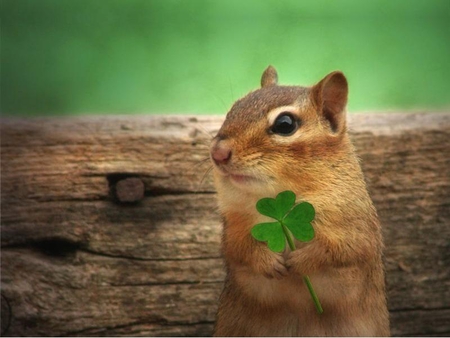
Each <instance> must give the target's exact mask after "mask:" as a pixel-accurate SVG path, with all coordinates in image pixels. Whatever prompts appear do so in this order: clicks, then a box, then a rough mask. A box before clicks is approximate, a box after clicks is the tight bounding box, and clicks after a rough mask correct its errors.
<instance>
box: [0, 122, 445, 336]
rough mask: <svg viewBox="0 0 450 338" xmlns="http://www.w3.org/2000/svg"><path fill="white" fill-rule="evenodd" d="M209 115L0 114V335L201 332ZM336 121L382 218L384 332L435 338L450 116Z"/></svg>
mask: <svg viewBox="0 0 450 338" xmlns="http://www.w3.org/2000/svg"><path fill="white" fill-rule="evenodd" d="M222 121H223V119H222V118H219V117H211V116H206V117H205V116H202V117H182V116H164V117H163V116H159V117H153V116H133V117H77V118H38V119H2V120H1V295H2V297H1V299H2V303H1V305H2V313H1V319H2V323H1V324H2V325H1V329H2V335H11V336H16V335H28V336H29V335H33V336H36V335H83V336H90V335H108V336H111V335H136V336H149V335H150V336H207V335H210V334H211V332H212V328H213V324H214V316H215V311H216V307H217V301H218V297H219V294H220V291H221V287H222V282H223V278H224V269H223V264H222V260H221V258H220V251H219V242H220V233H221V224H220V217H219V215H218V212H217V208H216V201H215V195H214V186H213V183H212V177H211V175H210V174H209V168H210V163H209V161H208V145H209V142H210V140H211V138H212V136H211V135H214V134H215V132H216V131H217V130H218V128H219V127H220V125H221V122H222ZM349 126H350V130H351V136H352V138H353V140H354V143H355V146H356V148H357V151H358V153H359V155H360V157H361V159H362V166H363V170H364V172H365V175H366V180H367V182H368V187H369V190H370V193H371V195H372V198H373V200H374V203H375V205H376V207H377V209H378V212H379V215H380V219H381V222H382V224H383V231H384V238H385V244H386V249H385V263H386V271H387V286H388V299H389V309H390V312H391V327H392V334H393V335H398V336H407V335H449V334H450V321H449V320H448V318H449V316H450V313H449V307H448V304H450V272H449V266H450V245H449V238H450V236H449V235H450V194H449V191H450V175H449V167H450V114H445V113H423V114H400V113H395V114H361V115H359V114H355V115H350V123H349ZM142 189H143V191H142Z"/></svg>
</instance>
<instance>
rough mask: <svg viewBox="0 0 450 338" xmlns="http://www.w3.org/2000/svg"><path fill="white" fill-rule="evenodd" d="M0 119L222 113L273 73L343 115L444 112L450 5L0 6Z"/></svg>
mask: <svg viewBox="0 0 450 338" xmlns="http://www.w3.org/2000/svg"><path fill="white" fill-rule="evenodd" d="M1 12H2V19H1V20H2V21H1V113H2V115H25V116H29V115H48V114H52V115H56V114H93V113H94V114H100V113H108V114H109V113H115V114H124V113H194V114H200V113H220V114H223V113H225V112H226V111H227V110H228V109H229V107H230V105H231V104H232V103H233V101H234V100H236V99H237V98H239V97H240V96H242V95H243V94H245V93H247V92H248V91H250V90H252V89H255V88H257V87H258V86H259V79H260V76H261V73H262V71H263V70H264V69H265V68H266V67H267V65H269V64H272V65H274V66H275V67H276V68H277V69H278V73H279V77H280V82H281V83H282V84H302V85H311V84H313V83H315V82H317V81H319V80H320V79H321V78H322V77H323V76H325V75H326V74H327V73H328V72H330V71H332V70H335V69H340V70H342V71H344V73H345V74H346V75H347V77H348V79H349V82H350V103H349V109H350V111H362V110H365V111H366V110H386V109H399V110H400V109H401V110H405V109H415V110H417V109H435V110H437V109H439V110H442V109H448V108H449V107H450V85H449V79H450V66H449V61H450V1H448V0H398V1H392V0H372V1H362V0H339V1H338V0H308V1H306V0H305V1H300V0H283V1H280V0H264V1H262V0H223V1H220V0H189V1H187V0H184V1H182V0H3V1H1Z"/></svg>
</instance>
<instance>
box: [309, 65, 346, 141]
mask: <svg viewBox="0 0 450 338" xmlns="http://www.w3.org/2000/svg"><path fill="white" fill-rule="evenodd" d="M347 96H348V84H347V79H346V78H345V76H344V74H343V73H342V72H339V71H335V72H332V73H330V74H328V75H327V76H325V77H324V78H323V79H322V80H321V81H320V82H319V83H318V84H316V85H315V86H313V87H312V90H311V99H312V101H313V103H314V105H315V106H316V107H317V113H318V114H319V115H321V117H322V118H323V119H324V120H325V121H327V122H328V123H329V125H330V128H331V131H332V132H333V133H341V132H343V131H345V110H346V109H345V108H346V106H347Z"/></svg>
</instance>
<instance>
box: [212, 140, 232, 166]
mask: <svg viewBox="0 0 450 338" xmlns="http://www.w3.org/2000/svg"><path fill="white" fill-rule="evenodd" d="M211 158H212V159H213V161H214V162H215V163H216V164H217V165H219V164H227V163H228V161H229V160H230V158H231V147H230V146H229V145H228V144H227V143H225V142H224V141H219V142H217V143H216V144H215V145H214V146H213V147H212V149H211Z"/></svg>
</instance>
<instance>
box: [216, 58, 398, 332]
mask: <svg viewBox="0 0 450 338" xmlns="http://www.w3.org/2000/svg"><path fill="white" fill-rule="evenodd" d="M347 96H348V84H347V80H346V78H345V76H344V74H343V73H342V72H339V71H335V72H332V73H330V74H328V75H327V76H326V77H325V78H323V79H322V80H321V81H320V82H319V83H317V84H316V85H314V86H312V87H299V86H280V85H278V75H277V72H276V70H275V69H274V68H273V67H271V66H269V67H268V68H267V69H266V70H265V71H264V73H263V75H262V78H261V88H260V89H258V90H255V91H253V92H251V93H249V94H248V95H247V96H245V97H244V98H242V99H240V100H238V101H237V102H236V103H234V105H233V106H232V108H231V110H230V111H229V112H228V114H227V116H226V119H225V121H224V123H223V125H222V127H221V128H220V130H219V132H218V134H217V136H215V138H214V139H213V141H212V144H211V149H210V157H211V159H212V162H213V164H214V179H215V184H216V188H217V196H218V205H219V210H220V213H221V214H222V216H223V219H224V228H223V238H222V252H223V256H224V259H225V264H226V270H227V277H226V280H225V285H224V289H223V291H222V294H221V297H220V301H219V308H218V312H217V321H216V325H215V332H214V335H215V336H388V335H389V334H390V331H389V315H388V310H387V305H386V296H385V283H384V268H383V263H382V248H383V243H382V235H381V227H380V224H379V221H378V217H377V213H376V210H375V208H374V206H373V204H372V201H371V199H370V197H369V195H368V192H367V189H366V185H365V182H364V177H363V173H362V171H361V167H360V165H359V161H358V158H357V156H356V154H355V150H354V148H353V145H352V143H351V142H350V139H349V136H348V133H347V127H346V105H347ZM284 190H292V191H293V192H294V193H295V194H296V196H297V202H299V201H307V202H309V203H311V204H312V205H313V206H314V207H315V210H316V217H315V220H314V221H313V222H312V225H313V227H314V229H315V238H314V239H313V240H312V241H310V242H306V243H302V242H298V241H296V250H295V251H292V252H291V251H290V250H289V249H286V250H285V251H284V252H283V253H274V252H272V251H270V250H269V249H268V247H267V243H264V242H258V241H256V240H255V239H254V238H253V237H252V236H251V233H250V231H251V229H252V227H253V226H254V225H256V224H257V223H261V222H271V221H273V220H272V219H270V218H268V217H266V216H263V215H261V214H259V213H258V212H257V210H256V207H255V206H256V202H257V201H258V200H259V199H261V198H263V197H275V196H276V195H277V194H278V193H279V192H281V191H284ZM304 275H309V276H310V279H311V282H312V284H313V285H314V289H315V291H316V293H317V295H318V297H319V299H320V301H321V303H322V306H323V310H324V313H323V314H319V313H318V312H317V311H316V309H315V307H314V303H313V301H312V300H311V297H310V294H309V293H308V290H307V287H306V286H305V284H304V283H303V281H302V276H304Z"/></svg>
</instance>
